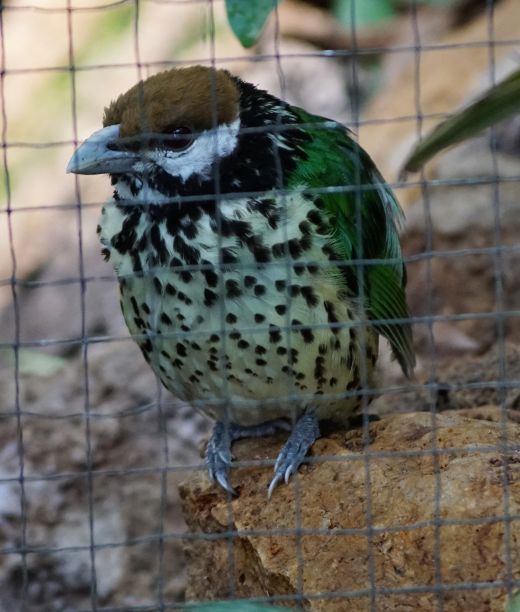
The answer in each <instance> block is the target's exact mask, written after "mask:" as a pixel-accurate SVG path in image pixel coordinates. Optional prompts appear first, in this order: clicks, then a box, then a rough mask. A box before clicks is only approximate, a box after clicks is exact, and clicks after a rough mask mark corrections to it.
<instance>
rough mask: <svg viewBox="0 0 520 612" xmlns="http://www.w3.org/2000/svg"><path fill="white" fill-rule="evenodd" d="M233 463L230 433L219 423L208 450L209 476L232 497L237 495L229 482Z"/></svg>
mask: <svg viewBox="0 0 520 612" xmlns="http://www.w3.org/2000/svg"><path fill="white" fill-rule="evenodd" d="M232 461H233V455H232V453H231V437H230V435H229V431H228V429H227V428H226V427H224V425H223V424H222V423H217V424H216V425H215V429H214V430H213V433H212V435H211V438H210V439H209V441H208V447H207V449H206V465H207V467H208V475H209V477H210V479H211V480H212V481H213V482H218V484H219V485H220V486H221V487H222V488H223V489H224V490H225V491H227V492H228V493H230V494H231V495H236V492H235V490H234V489H233V487H232V486H231V483H230V482H229V468H230V467H231V462H232Z"/></svg>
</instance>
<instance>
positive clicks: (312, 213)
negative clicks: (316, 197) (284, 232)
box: [300, 208, 321, 229]
mask: <svg viewBox="0 0 520 612" xmlns="http://www.w3.org/2000/svg"><path fill="white" fill-rule="evenodd" d="M307 219H309V221H310V222H311V223H313V224H314V225H321V215H320V212H319V211H318V210H316V209H315V208H313V209H311V210H309V212H308V213H307ZM302 223H303V222H302ZM300 229H301V228H300Z"/></svg>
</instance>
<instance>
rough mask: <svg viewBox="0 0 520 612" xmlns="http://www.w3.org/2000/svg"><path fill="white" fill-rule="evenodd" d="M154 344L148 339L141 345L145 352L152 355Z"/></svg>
mask: <svg viewBox="0 0 520 612" xmlns="http://www.w3.org/2000/svg"><path fill="white" fill-rule="evenodd" d="M152 348H153V347H152V343H151V342H150V338H146V340H144V341H143V342H142V343H141V349H142V350H143V351H146V352H147V353H151V352H152Z"/></svg>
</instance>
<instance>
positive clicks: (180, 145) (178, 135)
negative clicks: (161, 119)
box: [161, 126, 193, 151]
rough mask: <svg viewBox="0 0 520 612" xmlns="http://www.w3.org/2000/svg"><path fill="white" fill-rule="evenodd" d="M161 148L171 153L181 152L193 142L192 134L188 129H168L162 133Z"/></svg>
mask: <svg viewBox="0 0 520 612" xmlns="http://www.w3.org/2000/svg"><path fill="white" fill-rule="evenodd" d="M161 140H162V146H163V147H165V148H167V149H171V150H172V151H183V150H184V149H187V148H188V147H189V146H190V145H191V143H192V142H193V132H192V131H191V130H190V128H189V127H185V126H181V127H168V128H166V130H165V131H164V139H162V138H161Z"/></svg>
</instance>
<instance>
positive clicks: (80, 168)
mask: <svg viewBox="0 0 520 612" xmlns="http://www.w3.org/2000/svg"><path fill="white" fill-rule="evenodd" d="M118 138H119V125H109V126H108V127H105V128H103V129H101V130H98V131H97V132H94V133H93V134H92V136H89V138H87V140H85V141H84V142H83V143H82V144H81V145H80V146H79V147H78V148H77V149H76V151H75V152H74V154H73V156H72V157H71V158H70V161H69V163H68V165H67V173H68V172H74V173H75V174H118V173H123V172H130V171H131V170H132V168H133V166H134V164H135V163H136V162H138V161H140V157H139V155H137V154H136V153H132V152H131V151H117V150H112V149H110V148H109V145H110V144H114V143H116V142H117V140H118Z"/></svg>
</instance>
